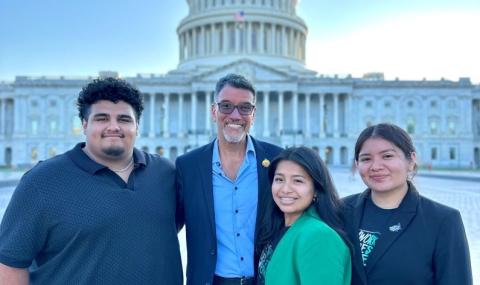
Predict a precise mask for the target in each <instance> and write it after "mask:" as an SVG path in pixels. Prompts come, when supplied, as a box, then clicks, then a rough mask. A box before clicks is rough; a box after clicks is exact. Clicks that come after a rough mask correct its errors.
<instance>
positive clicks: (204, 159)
mask: <svg viewBox="0 0 480 285" xmlns="http://www.w3.org/2000/svg"><path fill="white" fill-rule="evenodd" d="M212 155H213V142H211V143H210V144H209V145H208V146H207V147H206V148H205V150H204V151H203V152H202V153H201V154H200V156H199V161H198V162H197V163H196V165H197V167H198V171H199V173H200V179H201V187H200V189H201V191H203V196H204V199H205V208H206V210H207V212H208V216H209V219H208V220H209V222H210V230H211V231H212V233H213V236H214V237H216V229H215V212H214V211H215V210H214V208H213V182H212V171H213V170H212ZM187 179H188V178H187Z"/></svg>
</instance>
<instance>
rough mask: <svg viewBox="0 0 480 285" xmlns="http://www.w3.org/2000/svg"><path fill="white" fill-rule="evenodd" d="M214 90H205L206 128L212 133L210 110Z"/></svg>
mask: <svg viewBox="0 0 480 285" xmlns="http://www.w3.org/2000/svg"><path fill="white" fill-rule="evenodd" d="M213 94H214V92H213V91H211V92H210V93H209V92H208V91H207V92H205V130H206V131H207V134H210V130H211V128H212V124H211V123H210V110H211V108H212V99H211V98H212V97H213Z"/></svg>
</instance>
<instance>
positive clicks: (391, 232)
mask: <svg viewBox="0 0 480 285" xmlns="http://www.w3.org/2000/svg"><path fill="white" fill-rule="evenodd" d="M417 204H418V193H417V191H416V190H415V188H413V186H412V185H411V184H410V183H409V189H408V192H407V194H406V195H405V197H404V198H403V200H402V202H401V203H400V206H399V207H398V210H397V211H396V212H395V213H394V214H393V215H392V217H391V218H390V219H389V222H388V223H387V225H386V229H384V230H385V231H384V233H383V234H382V236H381V238H380V242H379V243H378V244H377V245H376V247H375V249H374V251H373V252H372V255H371V256H370V257H369V259H368V263H369V264H368V266H367V271H368V272H370V271H371V270H372V269H373V268H374V267H375V265H376V264H377V263H378V261H379V260H380V259H381V258H382V256H383V255H384V254H385V253H386V252H387V251H388V249H389V248H390V247H391V246H392V244H393V243H394V242H395V240H397V239H398V238H399V237H400V236H401V235H402V233H403V232H405V230H406V228H407V227H408V225H409V224H410V222H411V221H412V219H413V217H414V216H415V215H416V213H417Z"/></svg>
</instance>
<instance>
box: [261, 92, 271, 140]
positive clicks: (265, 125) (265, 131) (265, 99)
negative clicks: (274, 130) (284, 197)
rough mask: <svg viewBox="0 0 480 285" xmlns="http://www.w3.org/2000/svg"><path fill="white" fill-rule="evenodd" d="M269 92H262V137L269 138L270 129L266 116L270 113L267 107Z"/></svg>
mask: <svg viewBox="0 0 480 285" xmlns="http://www.w3.org/2000/svg"><path fill="white" fill-rule="evenodd" d="M269 93H270V91H265V92H263V136H264V137H270V129H269V127H268V125H269V123H268V120H269V118H268V114H269V113H270V106H269V101H270V100H269V99H270V98H269V97H270V94H269Z"/></svg>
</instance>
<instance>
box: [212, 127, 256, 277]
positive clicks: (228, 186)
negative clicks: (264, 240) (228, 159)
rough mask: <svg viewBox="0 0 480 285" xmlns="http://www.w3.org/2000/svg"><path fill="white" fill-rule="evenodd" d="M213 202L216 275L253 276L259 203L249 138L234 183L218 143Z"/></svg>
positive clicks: (214, 170) (253, 155) (254, 159)
mask: <svg viewBox="0 0 480 285" xmlns="http://www.w3.org/2000/svg"><path fill="white" fill-rule="evenodd" d="M212 170H213V172H212V182H213V201H214V203H213V204H214V209H215V226H216V233H217V265H216V269H215V274H216V275H219V276H222V277H242V276H245V277H251V276H253V275H254V268H253V267H254V266H253V263H254V260H253V255H254V254H253V251H254V237H255V222H256V217H257V202H258V176H257V160H256V155H255V148H254V147H253V143H252V140H251V139H250V137H248V136H247V149H246V155H245V158H244V160H243V163H242V165H241V166H240V169H239V170H238V173H237V176H236V177H237V178H236V180H231V179H230V178H228V176H227V175H225V173H224V172H223V170H222V164H221V161H220V155H219V150H218V140H215V142H214V145H213V157H212Z"/></svg>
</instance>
